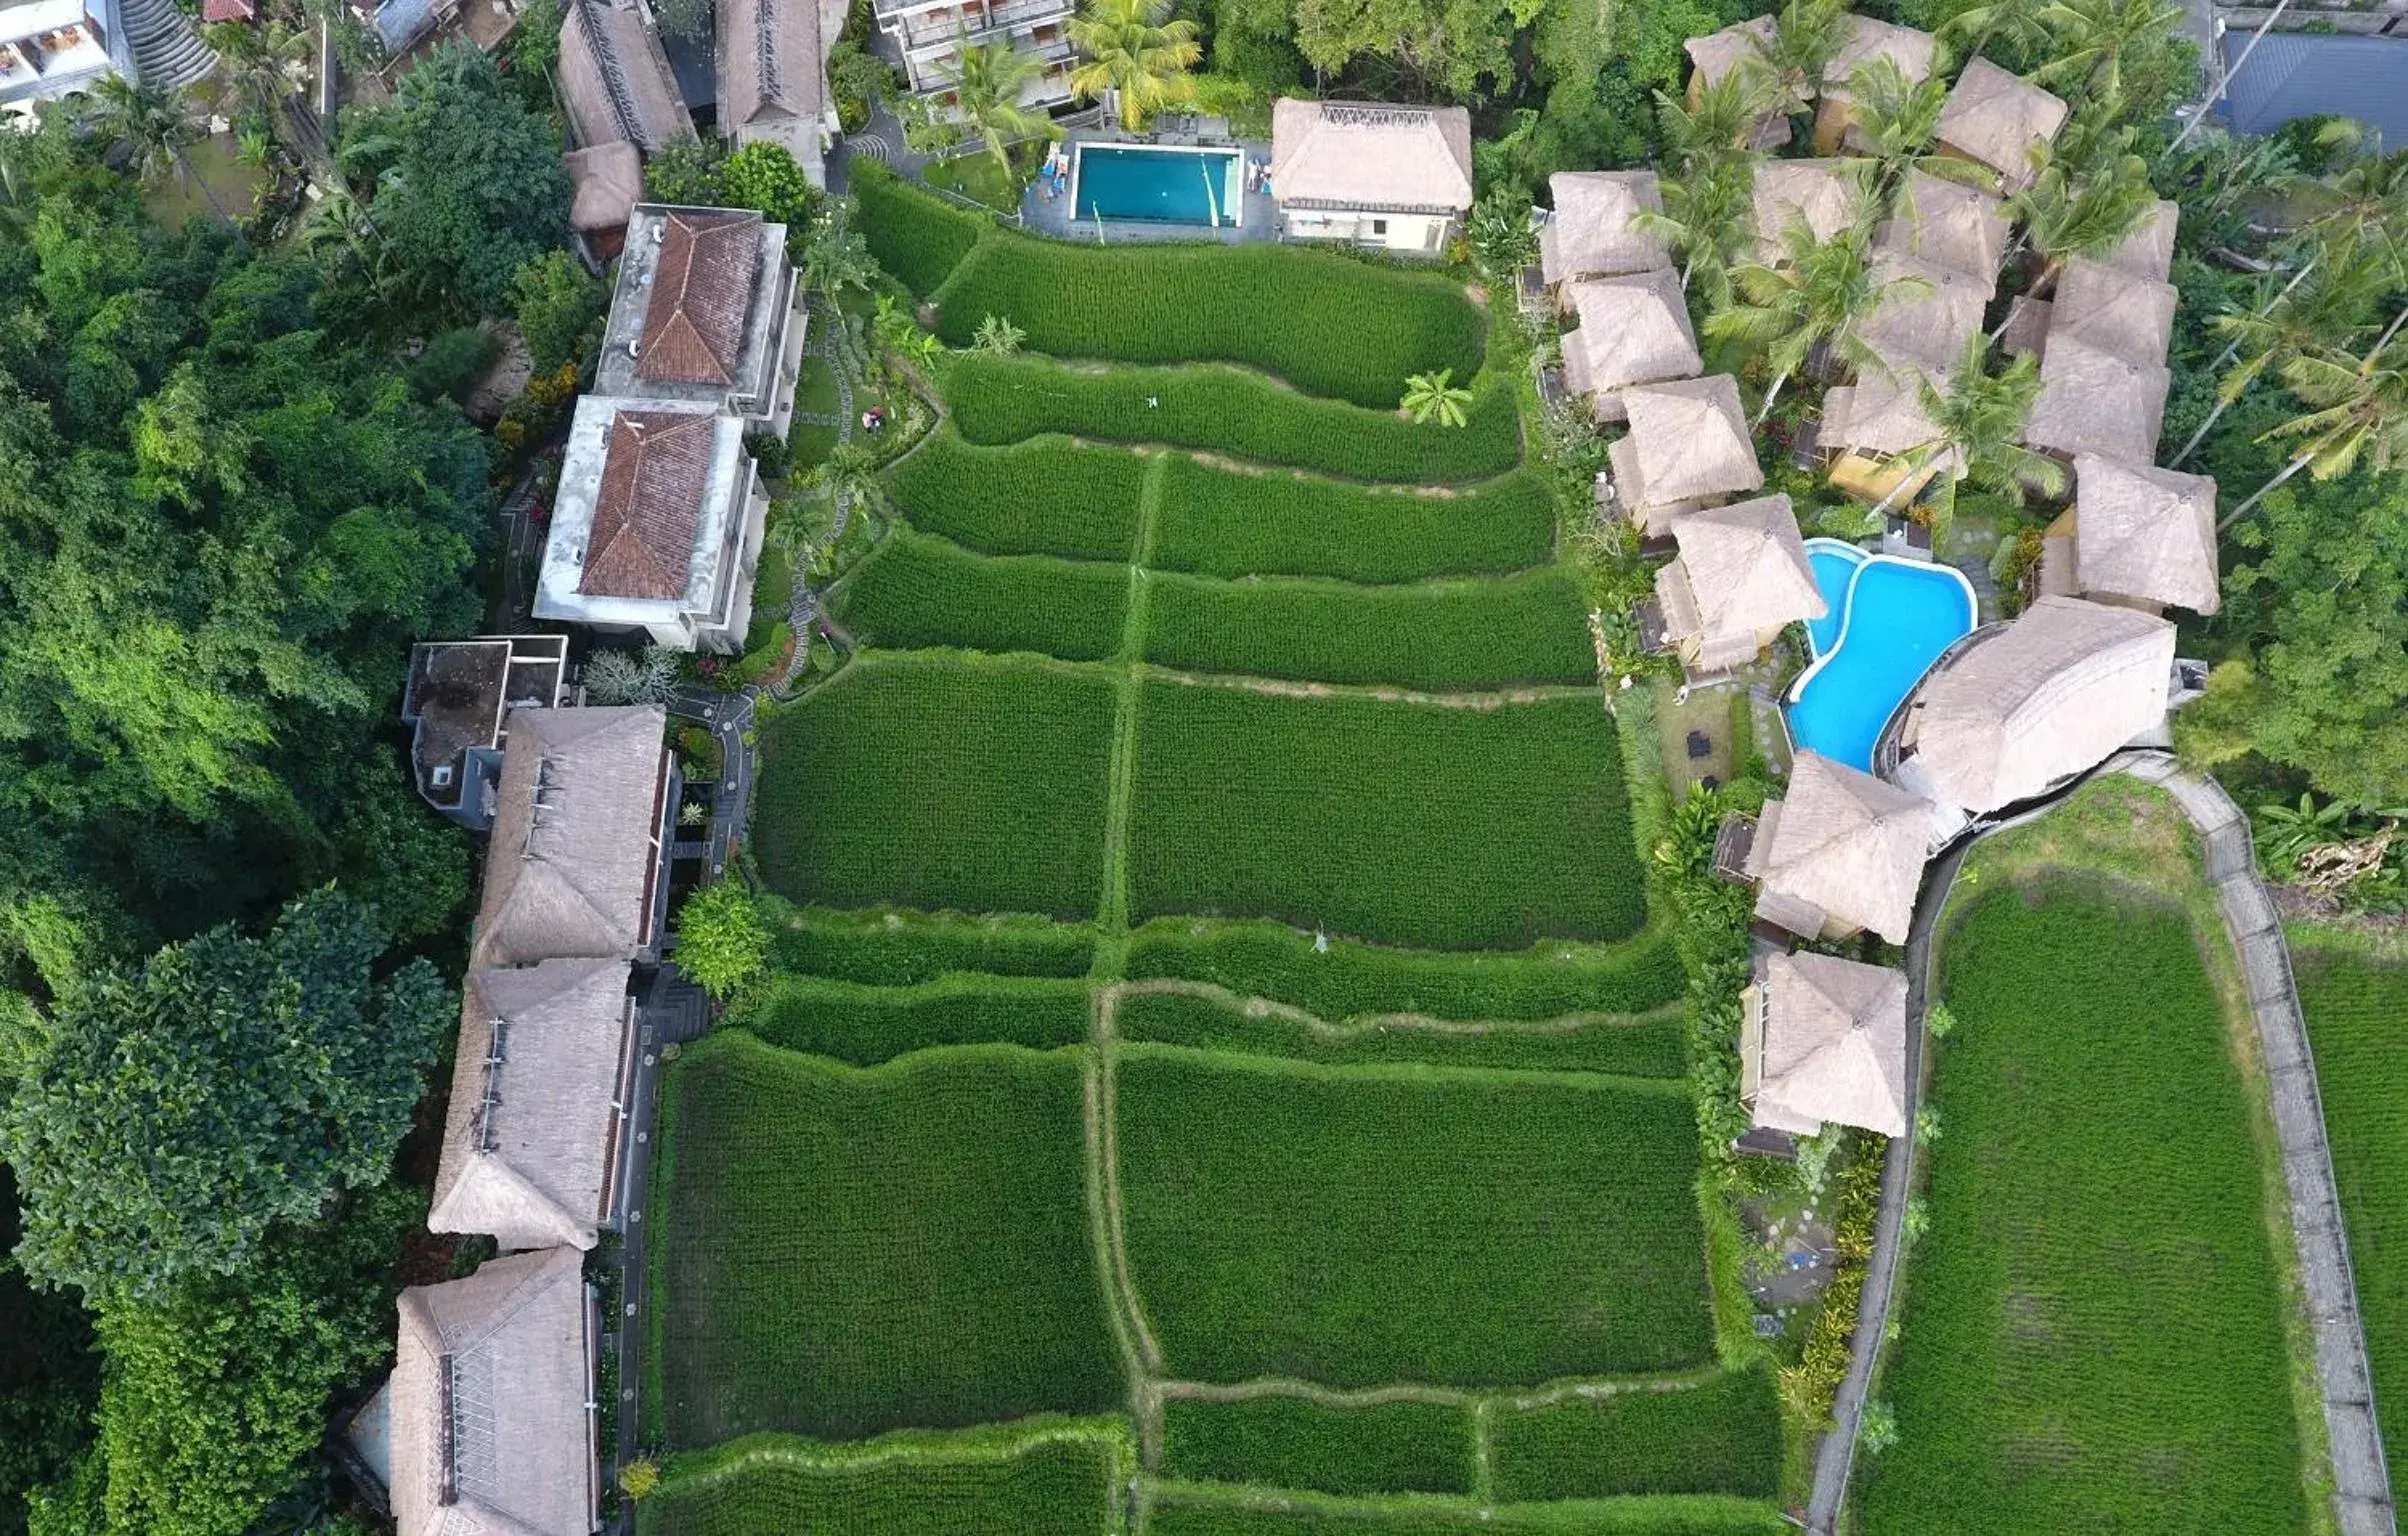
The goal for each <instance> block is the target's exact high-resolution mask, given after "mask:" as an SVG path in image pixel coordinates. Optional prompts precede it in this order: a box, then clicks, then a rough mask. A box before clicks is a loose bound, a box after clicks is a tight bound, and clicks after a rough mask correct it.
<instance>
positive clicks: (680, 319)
mask: <svg viewBox="0 0 2408 1536" xmlns="http://www.w3.org/2000/svg"><path fill="white" fill-rule="evenodd" d="M760 250H761V216H760V215H759V214H757V213H736V212H729V213H672V214H668V215H665V216H664V218H663V220H662V229H661V250H660V261H659V264H658V265H657V266H656V267H655V268H654V270H653V274H652V302H651V304H650V305H648V306H647V307H646V309H645V311H644V340H643V343H642V345H641V347H640V348H639V349H638V351H637V354H636V362H635V374H636V377H637V378H639V379H660V380H665V381H668V382H671V383H677V384H733V383H735V382H736V365H737V363H738V362H739V361H741V360H742V358H743V356H744V321H745V317H746V315H747V314H748V313H749V312H750V311H751V309H752V290H753V279H754V278H755V276H756V275H757V274H758V272H759V270H760Z"/></svg>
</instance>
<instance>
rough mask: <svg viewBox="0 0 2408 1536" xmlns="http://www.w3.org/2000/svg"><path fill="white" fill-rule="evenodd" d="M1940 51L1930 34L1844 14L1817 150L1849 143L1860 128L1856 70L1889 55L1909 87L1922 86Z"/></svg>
mask: <svg viewBox="0 0 2408 1536" xmlns="http://www.w3.org/2000/svg"><path fill="white" fill-rule="evenodd" d="M1938 52H1939V43H1938V41H1937V40H1936V39H1935V38H1933V36H1932V35H1931V34H1930V33H1929V32H1918V31H1916V30H1915V29H1914V28H1912V27H1901V26H1896V25H1894V24H1892V23H1890V22H1886V21H1875V20H1874V19H1873V18H1872V17H1870V16H1858V15H1855V14H1853V13H1850V14H1848V15H1844V16H1842V17H1841V18H1840V44H1839V48H1838V50H1837V51H1836V52H1834V53H1833V54H1832V55H1831V60H1830V62H1829V63H1827V64H1825V65H1824V66H1823V94H1822V101H1821V103H1820V105H1819V106H1818V107H1817V109H1816V111H1815V116H1814V148H1815V152H1816V153H1817V154H1824V155H1827V154H1831V153H1833V152H1834V151H1836V150H1838V149H1840V148H1841V147H1843V146H1844V145H1846V144H1847V142H1848V138H1849V130H1850V129H1851V128H1853V127H1854V126H1855V118H1854V115H1853V113H1852V112H1851V110H1850V109H1851V107H1852V106H1853V104H1854V100H1855V98H1854V96H1853V95H1852V94H1851V84H1850V82H1851V81H1852V79H1853V78H1854V76H1855V74H1856V71H1858V70H1859V69H1862V68H1865V67H1866V66H1868V65H1870V64H1872V63H1874V62H1875V61H1876V60H1879V59H1887V60H1889V61H1890V62H1891V63H1892V64H1895V65H1897V66H1898V73H1899V74H1901V75H1903V76H1904V77H1905V78H1906V81H1907V83H1908V84H1909V85H1920V84H1922V83H1923V82H1924V81H1926V80H1928V79H1930V78H1931V71H1932V65H1933V64H1934V63H1935V62H1936V56H1937V54H1938Z"/></svg>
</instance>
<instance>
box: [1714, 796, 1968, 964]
mask: <svg viewBox="0 0 2408 1536" xmlns="http://www.w3.org/2000/svg"><path fill="white" fill-rule="evenodd" d="M1936 821H1937V817H1936V816H1935V814H1934V812H1933V808H1932V805H1931V803H1930V802H1929V801H1927V800H1925V799H1924V798H1923V797H1922V796H1920V795H1915V794H1910V793H1908V792H1907V791H1906V790H1903V789H1900V788H1899V787H1898V786H1896V785H1895V784H1885V783H1883V782H1882V781H1881V780H1879V779H1877V778H1874V777H1873V776H1872V775H1871V774H1869V773H1860V772H1858V771H1857V770H1856V769H1854V768H1850V767H1849V766H1847V765H1846V764H1845V763H1836V762H1833V761H1832V760H1831V759H1830V758H1827V757H1825V756H1823V755H1822V754H1821V753H1820V752H1800V753H1799V754H1798V755H1797V759H1796V761H1795V762H1794V763H1792V764H1791V766H1790V772H1789V792H1788V794H1786V795H1785V796H1783V797H1782V798H1780V799H1778V800H1767V801H1765V802H1764V810H1763V812H1762V813H1761V814H1760V815H1759V816H1758V818H1757V822H1756V831H1755V838H1754V841H1753V842H1752V843H1750V844H1749V846H1748V854H1747V862H1746V864H1745V866H1744V870H1743V872H1744V873H1745V874H1746V875H1747V877H1748V878H1749V879H1752V880H1754V881H1755V882H1756V915H1757V916H1758V917H1759V918H1762V919H1764V920H1765V921H1767V922H1771V923H1776V924H1778V925H1780V926H1781V927H1783V928H1786V929H1788V930H1789V931H1790V932H1792V933H1794V934H1797V935H1799V936H1800V937H1802V938H1809V939H1845V938H1852V937H1854V936H1855V935H1856V934H1859V933H1862V932H1865V931H1866V930H1868V929H1870V930H1871V931H1872V932H1874V933H1877V934H1879V935H1881V936H1882V937H1883V938H1885V939H1887V940H1889V941H1890V942H1891V943H1892V944H1903V943H1905V942H1906V933H1907V928H1908V925H1909V924H1910V923H1911V922H1912V921H1913V919H1914V913H1915V892H1916V890H1917V889H1918V888H1919V887H1920V886H1921V885H1922V883H1923V860H1924V857H1925V856H1926V855H1927V854H1928V853H1929V852H1930V849H1931V840H1932V834H1933V832H1934V830H1935V824H1936Z"/></svg>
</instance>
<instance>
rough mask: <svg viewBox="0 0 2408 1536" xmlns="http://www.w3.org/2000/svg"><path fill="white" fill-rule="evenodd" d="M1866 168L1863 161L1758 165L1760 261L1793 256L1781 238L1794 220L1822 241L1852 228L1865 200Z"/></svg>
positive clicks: (1756, 191) (1756, 196) (1756, 198)
mask: <svg viewBox="0 0 2408 1536" xmlns="http://www.w3.org/2000/svg"><path fill="white" fill-rule="evenodd" d="M1865 168H1866V162H1864V161H1862V160H1767V161H1765V162H1764V163H1763V164H1762V165H1760V166H1758V167H1756V177H1755V185H1754V207H1755V223H1756V253H1757V259H1758V260H1759V261H1762V262H1764V263H1766V264H1767V265H1779V264H1780V263H1782V262H1784V261H1786V260H1788V251H1787V248H1786V247H1784V246H1783V245H1782V243H1781V236H1782V232H1783V231H1784V230H1786V229H1788V228H1789V226H1790V225H1792V224H1804V225H1805V226H1806V227H1807V229H1809V230H1811V231H1812V232H1813V234H1814V238H1815V240H1816V242H1817V243H1820V242H1822V241H1826V240H1830V239H1832V238H1833V237H1835V236H1836V235H1838V234H1839V232H1840V231H1841V230H1843V229H1846V228H1847V227H1848V226H1849V224H1851V223H1852V222H1854V221H1855V218H1856V210H1857V207H1858V206H1859V204H1861V203H1862V202H1863V200H1864V195H1865V194H1864V171H1865Z"/></svg>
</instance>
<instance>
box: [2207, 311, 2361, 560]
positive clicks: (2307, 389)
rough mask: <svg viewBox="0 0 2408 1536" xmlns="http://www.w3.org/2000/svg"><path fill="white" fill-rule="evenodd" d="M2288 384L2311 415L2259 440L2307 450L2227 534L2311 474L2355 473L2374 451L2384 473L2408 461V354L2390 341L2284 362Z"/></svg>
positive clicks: (2241, 512) (2237, 515)
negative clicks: (2355, 352)
mask: <svg viewBox="0 0 2408 1536" xmlns="http://www.w3.org/2000/svg"><path fill="white" fill-rule="evenodd" d="M2403 318H2408V316H2404V317H2403ZM2396 329H2397V328H2396V327H2395V328H2394V334H2396ZM2283 382H2284V383H2285V384H2288V385H2290V386H2291V393H2293V394H2295V395H2297V396H2298V397H2299V398H2300V401H2301V403H2302V404H2304V405H2306V406H2308V407H2309V409H2308V411H2307V412H2306V413H2305V414H2303V415H2299V416H2294V417H2292V418H2291V419H2290V420H2289V421H2286V422H2284V423H2283V424H2282V425H2280V426H2278V427H2276V428H2275V429H2274V430H2273V431H2271V432H2268V433H2266V434H2265V436H2263V437H2261V438H2259V439H2258V441H2260V442H2267V441H2270V440H2272V439H2274V438H2278V437H2288V438H2298V439H2301V442H2300V448H2299V452H2298V453H2297V454H2295V455H2294V456H2293V457H2292V459H2291V461H2290V462H2289V463H2287V464H2285V465H2284V466H2283V467H2282V469H2281V470H2280V471H2278V472H2277V473H2276V474H2275V476H2274V478H2273V479H2271V480H2268V481H2267V482H2266V483H2265V484H2264V485H2261V486H2259V487H2258V488H2257V491H2256V493H2255V494H2254V495H2252V496H2251V497H2250V498H2249V499H2248V500H2247V501H2244V502H2242V503H2241V504H2240V505H2239V506H2237V507H2235V508H2233V509H2232V511H2230V512H2228V513H2226V514H2225V516H2224V520H2223V521H2222V522H2219V523H2218V524H2216V531H2217V532H2219V533H2221V532H2223V531H2224V530H2225V529H2227V528H2230V527H2231V526H2232V525H2233V524H2234V523H2237V522H2239V521H2240V520H2241V519H2242V518H2243V517H2245V516H2247V515H2248V514H2249V511H2250V509H2251V508H2253V507H2255V506H2256V505H2257V504H2258V503H2259V502H2261V501H2264V500H2265V499H2266V497H2267V495H2268V493H2270V492H2271V491H2273V489H2274V488H2275V487H2276V486H2278V485H2281V484H2283V483H2284V482H2285V481H2288V480H2289V479H2290V478H2291V477H2292V476H2293V475H2296V474H2298V473H2299V472H2300V471H2301V470H2303V469H2304V470H2307V471H2309V472H2310V473H2311V474H2312V475H2314V477H2315V478H2316V479H2319V480H2332V479H2337V478H2338V477H2340V476H2342V475H2346V474H2348V473H2349V472H2350V471H2351V470H2352V469H2354V468H2356V467H2357V463H2358V460H2359V459H2361V458H2363V457H2365V456H2367V455H2368V454H2370V453H2371V454H2372V455H2373V458H2374V463H2375V467H2376V468H2377V469H2386V470H2387V469H2389V468H2391V466H2392V463H2393V461H2394V460H2398V459H2408V350H2401V349H2395V348H2394V347H2393V346H2392V345H2390V344H2388V343H2386V344H2385V345H2382V346H2377V347H2373V348H2370V349H2368V351H2367V353H2366V355H2365V356H2364V357H2352V356H2351V355H2350V354H2349V353H2347V352H2344V351H2341V350H2339V349H2337V348H2336V349H2332V350H2328V351H2322V352H2312V353H2307V354H2303V355H2302V356H2299V357H2295V358H2292V359H2291V360H2290V361H2289V362H2287V363H2285V364H2283Z"/></svg>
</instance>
